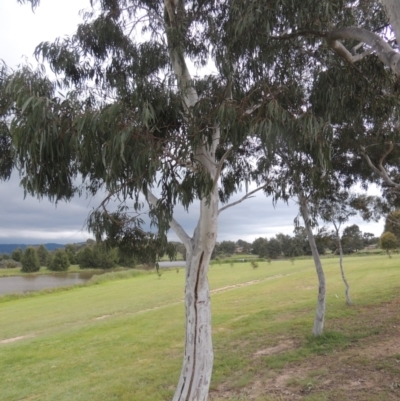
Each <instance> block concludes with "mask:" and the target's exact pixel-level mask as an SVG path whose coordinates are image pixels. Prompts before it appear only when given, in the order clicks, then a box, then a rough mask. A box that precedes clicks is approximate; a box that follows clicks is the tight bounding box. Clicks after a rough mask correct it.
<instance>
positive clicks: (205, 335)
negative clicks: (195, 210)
mask: <svg viewBox="0 0 400 401" xmlns="http://www.w3.org/2000/svg"><path fill="white" fill-rule="evenodd" d="M217 218H218V193H217V190H216V189H215V190H214V191H213V193H212V194H211V199H210V201H209V203H207V201H206V200H205V199H203V200H202V201H201V214H200V219H199V223H198V226H197V228H196V230H195V233H194V236H193V239H191V241H190V247H189V249H187V258H186V285H185V301H186V342H185V354H184V357H183V366H182V371H181V375H180V379H179V382H178V387H177V389H176V392H175V395H174V398H173V401H206V400H207V398H208V391H209V387H210V381H211V373H212V367H213V359H214V354H213V347H212V339H211V303H210V290H209V285H208V278H207V273H208V267H209V262H210V258H211V253H212V251H213V249H214V246H215V241H216V237H217ZM187 248H188V247H187Z"/></svg>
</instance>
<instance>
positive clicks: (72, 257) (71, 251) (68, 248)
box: [64, 244, 77, 265]
mask: <svg viewBox="0 0 400 401" xmlns="http://www.w3.org/2000/svg"><path fill="white" fill-rule="evenodd" d="M64 250H65V253H66V254H67V257H68V260H69V263H70V264H71V265H74V264H76V262H77V261H76V248H75V246H74V245H72V244H67V245H65V248H64Z"/></svg>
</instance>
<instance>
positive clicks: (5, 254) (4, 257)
mask: <svg viewBox="0 0 400 401" xmlns="http://www.w3.org/2000/svg"><path fill="white" fill-rule="evenodd" d="M10 258H11V257H10V255H9V254H8V253H3V254H2V255H1V259H3V260H8V259H10Z"/></svg>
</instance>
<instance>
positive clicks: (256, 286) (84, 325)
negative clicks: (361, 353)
mask: <svg viewBox="0 0 400 401" xmlns="http://www.w3.org/2000/svg"><path fill="white" fill-rule="evenodd" d="M345 263H346V265H345V269H346V271H347V275H348V280H349V282H350V284H351V286H352V297H353V301H354V302H355V303H356V306H355V307H353V308H348V307H346V306H345V303H344V296H343V284H342V282H341V278H340V275H339V270H338V265H337V259H327V260H325V261H324V268H325V270H326V275H327V285H328V298H327V323H326V328H327V333H328V334H327V336H326V337H325V338H323V339H322V340H314V339H312V338H311V337H310V336H309V333H310V331H311V326H312V322H313V317H314V309H315V302H316V296H317V294H316V292H317V284H316V277H315V272H314V268H313V265H312V262H311V261H310V260H301V261H296V262H295V264H294V265H292V264H291V263H290V262H288V261H279V262H272V263H271V264H270V265H268V264H267V263H259V267H258V268H257V269H252V268H251V267H250V264H249V263H245V264H234V266H233V267H230V266H229V265H226V264H225V265H221V266H218V265H214V266H212V267H211V269H210V275H209V277H210V285H211V289H212V290H213V291H214V292H213V295H212V305H213V333H214V345H215V367H214V374H213V382H212V386H211V389H212V398H213V399H220V397H221V398H224V399H231V400H239V399H240V400H246V399H248V398H241V397H242V396H240V397H239V395H238V394H246V392H245V391H244V389H247V388H252V386H253V384H254V383H255V382H256V381H258V380H260V378H262V379H263V380H264V379H265V378H269V377H274V376H275V375H277V374H279V372H281V371H282V369H285V368H287V367H288V366H289V367H290V366H292V365H293V364H299V363H302V361H306V360H309V358H311V357H314V356H315V355H317V356H318V355H320V354H321V353H323V354H326V355H328V356H329V355H331V354H332V353H334V352H340V351H341V350H343V349H346V347H349V345H350V344H353V343H354V342H355V341H358V340H360V339H361V340H362V339H363V338H370V337H371V336H374V335H375V336H376V335H377V329H376V327H374V325H371V324H370V322H369V321H364V320H363V319H362V316H363V315H362V311H363V310H364V309H371V310H372V309H373V307H374V306H373V305H377V304H379V303H382V302H388V301H390V300H392V299H393V298H394V297H396V296H397V294H398V289H399V266H398V265H399V258H398V257H397V256H395V257H393V259H389V258H387V257H382V256H373V257H368V258H346V260H345ZM245 283H247V284H246V285H240V284H245ZM183 285H184V272H183V270H180V271H179V273H177V272H176V270H170V271H166V272H164V273H163V275H162V277H161V278H158V277H157V276H156V275H155V274H152V275H143V276H139V277H135V278H132V279H125V280H119V281H118V280H117V281H111V282H106V283H101V284H98V285H94V286H90V287H82V288H76V289H73V290H70V291H65V292H56V293H52V294H44V295H40V296H37V297H32V298H22V299H17V300H12V301H9V302H3V303H0V342H1V340H5V339H10V338H14V337H19V336H29V335H31V336H32V337H29V338H25V339H21V340H18V341H15V342H10V343H0V389H1V396H0V398H1V400H2V401H3V400H4V401H11V400H12V401H17V400H41V401H49V400H58V401H64V400H65V401H66V400H68V401H69V400H74V401H80V400H82V401H83V400H85V401H91V400H93V401H94V400H96V401H97V400H100V399H102V400H109V401H112V400H119V401H125V400H129V401H136V400H137V401H146V400H148V401H158V400H169V399H171V396H172V394H173V391H174V388H175V385H176V383H177V380H178V376H179V372H180V365H181V361H182V355H183V336H184V319H183V314H184V305H183V303H182V295H183ZM369 305H370V307H369V308H366V306H369ZM352 318H354V319H352ZM282 343H283V344H289V346H288V349H286V350H284V351H282V352H278V353H272V354H270V355H262V356H260V357H255V356H254V355H255V354H256V353H257V352H260V350H261V351H262V350H265V349H268V347H274V346H278V345H279V344H282ZM307 380H309V379H308V378H307ZM310 380H311V379H310ZM295 384H296V383H295ZM306 384H307V386H309V383H306ZM289 385H290V383H289ZM296 385H298V383H297V384H296ZM307 388H308V387H307ZM332 391H333V390H332ZM316 394H317V398H310V397H313V396H314V393H310V394H307V395H305V396H304V397H303V398H304V399H307V400H312V399H315V400H324V399H332V400H334V399H335V398H329V394H330V393H329V392H328V393H326V392H324V393H323V396H324V397H328V398H322V393H320V395H319V397H320V398H318V393H316ZM326 394H328V395H327V396H326ZM332 394H333V392H332ZM399 395H400V393H399ZM279 397H280V396H279ZM385 397H386V396H383V398H382V397H381V399H382V400H383V399H388V400H389V399H391V398H389V397H388V396H387V397H386V398H385ZM267 399H270V398H265V397H264V398H262V400H267ZM271 399H274V400H275V399H277V400H278V399H286V398H271ZM288 399H291V398H288ZM292 399H297V398H292ZM341 399H343V400H344V399H346V398H343V397H342V398H341ZM350 399H351V398H350ZM354 399H358V398H354ZM360 399H363V398H360ZM377 399H378V398H377ZM363 400H367V398H364V399H363ZM371 400H372V398H371Z"/></svg>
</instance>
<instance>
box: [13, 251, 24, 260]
mask: <svg viewBox="0 0 400 401" xmlns="http://www.w3.org/2000/svg"><path fill="white" fill-rule="evenodd" d="M22 255H23V252H22V249H21V248H17V249H14V250H13V251H12V252H11V259H13V260H15V261H16V262H21V259H22Z"/></svg>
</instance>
